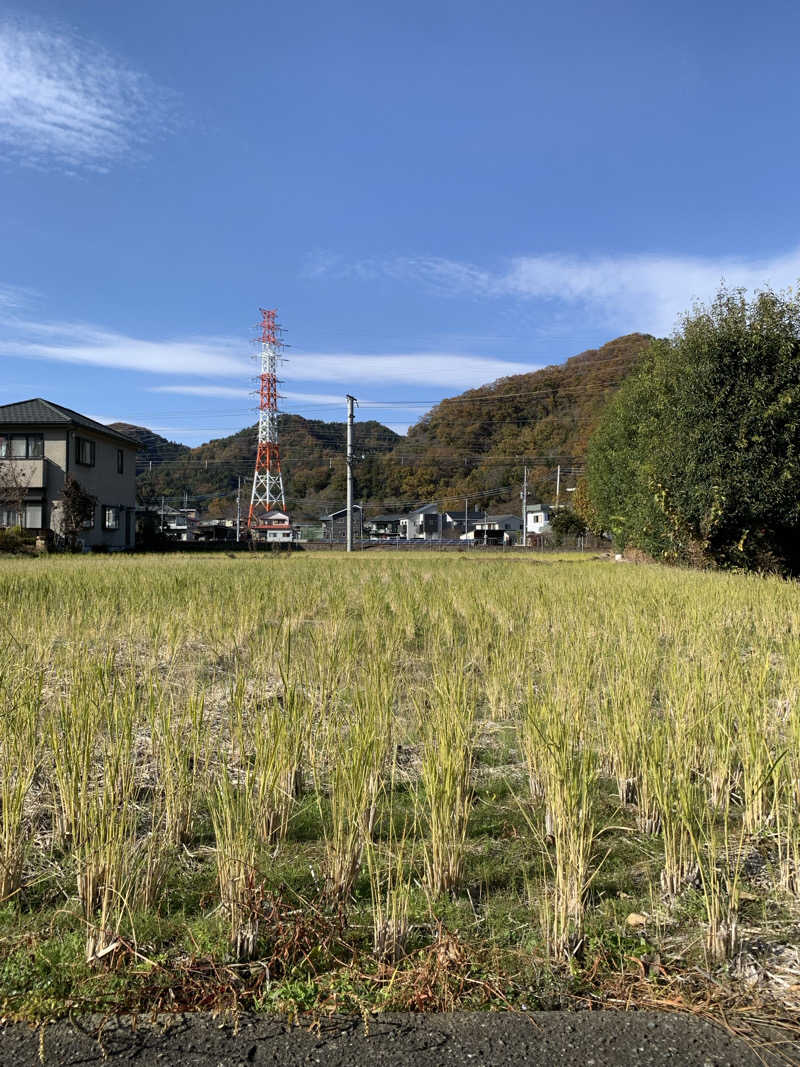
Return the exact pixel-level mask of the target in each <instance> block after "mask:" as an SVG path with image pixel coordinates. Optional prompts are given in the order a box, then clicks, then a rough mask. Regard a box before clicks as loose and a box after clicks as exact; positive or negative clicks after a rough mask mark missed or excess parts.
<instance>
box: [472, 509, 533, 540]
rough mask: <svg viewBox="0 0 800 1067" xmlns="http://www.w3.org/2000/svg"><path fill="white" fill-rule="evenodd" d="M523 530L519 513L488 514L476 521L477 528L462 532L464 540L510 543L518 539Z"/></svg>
mask: <svg viewBox="0 0 800 1067" xmlns="http://www.w3.org/2000/svg"><path fill="white" fill-rule="evenodd" d="M521 530H522V518H521V517H520V516H519V515H511V514H507V515H487V516H486V517H485V518H483V519H481V520H480V521H478V522H476V523H475V528H474V529H473V530H470V531H469V533H466V534H462V540H468V541H474V542H475V543H476V544H484V545H508V544H511V543H512V541H514V540H516V538H517V535H518V534H519V533H520V531H521Z"/></svg>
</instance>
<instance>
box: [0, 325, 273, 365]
mask: <svg viewBox="0 0 800 1067" xmlns="http://www.w3.org/2000/svg"><path fill="white" fill-rule="evenodd" d="M0 331H2V332H1V333H0V355H5V356H16V357H23V358H28V359H47V360H57V361H59V362H64V363H82V364H86V365H89V366H95V367H112V368H114V369H117V370H134V371H143V372H146V373H150V374H189V375H195V376H198V377H210V378H217V377H222V378H225V377H229V378H232V377H240V376H243V375H244V376H246V375H248V374H252V368H253V365H252V362H251V361H250V360H248V359H247V358H246V356H245V357H243V356H241V355H240V354H239V353H240V352H241V348H242V345H241V344H238V345H237V344H236V343H235V342H233V341H228V340H225V339H224V338H197V339H191V338H190V339H188V340H171V339H166V340H161V341H145V340H142V339H140V338H136V337H128V336H126V335H125V334H121V333H117V332H115V331H111V330H106V329H102V328H101V327H97V326H92V325H90V324H87V323H71V322H56V323H47V322H32V321H28V320H22V319H14V318H8V317H5V318H0ZM237 350H238V351H237Z"/></svg>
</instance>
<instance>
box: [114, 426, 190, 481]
mask: <svg viewBox="0 0 800 1067" xmlns="http://www.w3.org/2000/svg"><path fill="white" fill-rule="evenodd" d="M109 426H110V427H111V429H112V430H117V431H119V433H124V434H125V435H126V436H127V437H132V438H133V439H134V440H135V441H138V442H139V451H138V452H137V454H136V473H137V474H141V473H142V472H143V471H146V470H148V469H149V468H150V467H151V466H155V465H156V464H158V463H164V462H166V461H168V460H171V459H177V457H178V456H180V455H183V454H185V453H186V452H189V451H191V449H190V448H189V446H188V445H181V444H178V442H177V441H168V440H167V439H166V437H162V436H161V435H160V434H157V433H154V432H153V431H152V430H148V429H147V427H146V426H134V425H133V423H130V422H111V423H109Z"/></svg>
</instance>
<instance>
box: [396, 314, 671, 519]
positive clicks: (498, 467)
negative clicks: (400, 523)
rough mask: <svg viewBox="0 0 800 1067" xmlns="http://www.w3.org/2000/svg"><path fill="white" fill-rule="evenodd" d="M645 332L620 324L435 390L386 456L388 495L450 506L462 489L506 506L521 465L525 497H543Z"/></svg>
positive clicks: (514, 499)
mask: <svg viewBox="0 0 800 1067" xmlns="http://www.w3.org/2000/svg"><path fill="white" fill-rule="evenodd" d="M651 340H652V338H651V337H650V336H649V335H646V334H639V333H632V334H627V335H626V336H624V337H618V338H617V339H616V340H614V341H609V342H608V344H605V345H603V346H602V348H597V349H589V350H588V351H586V352H582V353H581V354H580V355H577V356H573V357H572V358H571V359H568V360H567V361H566V362H565V363H562V364H559V365H554V366H550V367H545V368H543V369H542V370H539V371H534V372H532V373H530V374H515V375H513V376H512V377H509V378H500V379H498V381H496V382H492V383H491V384H490V385H484V386H481V387H480V388H479V389H471V390H469V391H467V392H466V393H462V394H461V395H460V396H457V397H453V398H451V399H449V400H443V401H442V402H441V403H440V404H437V405H436V407H434V408H432V410H431V411H430V412H428V414H427V415H425V416H424V417H423V418H422V419H420V421H419V422H418V423H417V424H416V425H415V426H413V427H412V428H411V429H410V430H409V432H408V437H407V438H406V439H405V441H404V442H403V443H402V444H401V445H399V446H398V447H397V448H396V449H395V450H394V453H393V454H392V456H390V457H389V460H388V469H387V470H386V479H385V485H386V488H387V492H388V494H389V496H390V497H391V496H394V497H397V498H398V499H400V500H417V499H419V500H426V499H430V500H446V501H448V502H449V504H450V506H453V507H454V506H456V505H457V504H458V503H459V502H461V501H463V500H464V498H465V497H469V499H470V500H471V501H474V502H475V504H476V505H478V506H481V507H483V506H485V507H486V508H487V509H488V510H490V511H497V510H499V509H501V508H502V507H503V506H506V505H508V506H511V505H513V508H514V510H515V511H516V510H517V507H518V503H519V486H520V483H521V481H522V474H523V467H524V466H527V467H528V479H529V486H530V492H531V497H530V499H534V500H535V499H536V497H537V496H538V497H539V498H540V499H541V498H543V499H545V500H546V501H549V500H550V499H551V497H552V495H553V492H554V474H555V468H556V467H557V465H558V464H561V466H562V468H563V471H564V473H566V472H568V471H576V470H578V469H580V468H581V467H582V464H583V459H584V456H585V454H586V443H587V440H588V437H589V434H590V432H591V429H592V428H593V426H594V424H595V423H596V421H597V418H598V416H599V413H600V412H601V411H602V409H603V407H604V405H605V404H606V402H607V400H608V399H609V398H610V397H611V396H612V395H613V394H614V393H615V392H616V390H617V388H618V387H619V385H620V384H621V382H622V381H623V380H624V379H625V377H626V376H627V375H628V373H629V372H630V371H631V370H632V368H633V367H634V366H635V365H636V364H637V363H638V362H639V360H640V358H641V355H642V353H643V352H644V350H645V349H646V348H647V346H648V345H649V344H650V341H651ZM568 484H574V476H573V477H572V480H571V481H570V478H569V476H568V475H567V477H566V478H565V480H564V482H563V483H562V485H563V487H564V488H566V485H568ZM462 506H463V504H462Z"/></svg>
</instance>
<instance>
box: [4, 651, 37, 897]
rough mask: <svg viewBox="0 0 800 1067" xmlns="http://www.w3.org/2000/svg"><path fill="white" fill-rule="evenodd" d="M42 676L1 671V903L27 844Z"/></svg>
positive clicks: (15, 885) (19, 871) (17, 879)
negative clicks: (30, 791)
mask: <svg viewBox="0 0 800 1067" xmlns="http://www.w3.org/2000/svg"><path fill="white" fill-rule="evenodd" d="M40 707H41V678H40V677H39V676H38V675H37V674H33V673H30V672H23V671H11V670H10V669H9V668H8V667H6V669H5V670H3V671H2V673H0V903H3V902H5V901H7V900H9V899H12V898H14V897H15V896H16V895H17V893H18V892H19V890H20V889H21V888H22V876H23V871H24V867H25V861H26V858H27V855H28V848H29V844H30V837H31V828H30V826H29V825H26V819H25V802H26V799H27V797H28V792H29V790H30V788H31V784H32V782H33V778H34V775H35V773H36V770H37V766H38V762H39V760H40V759H41V754H40V745H39V726H40Z"/></svg>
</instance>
